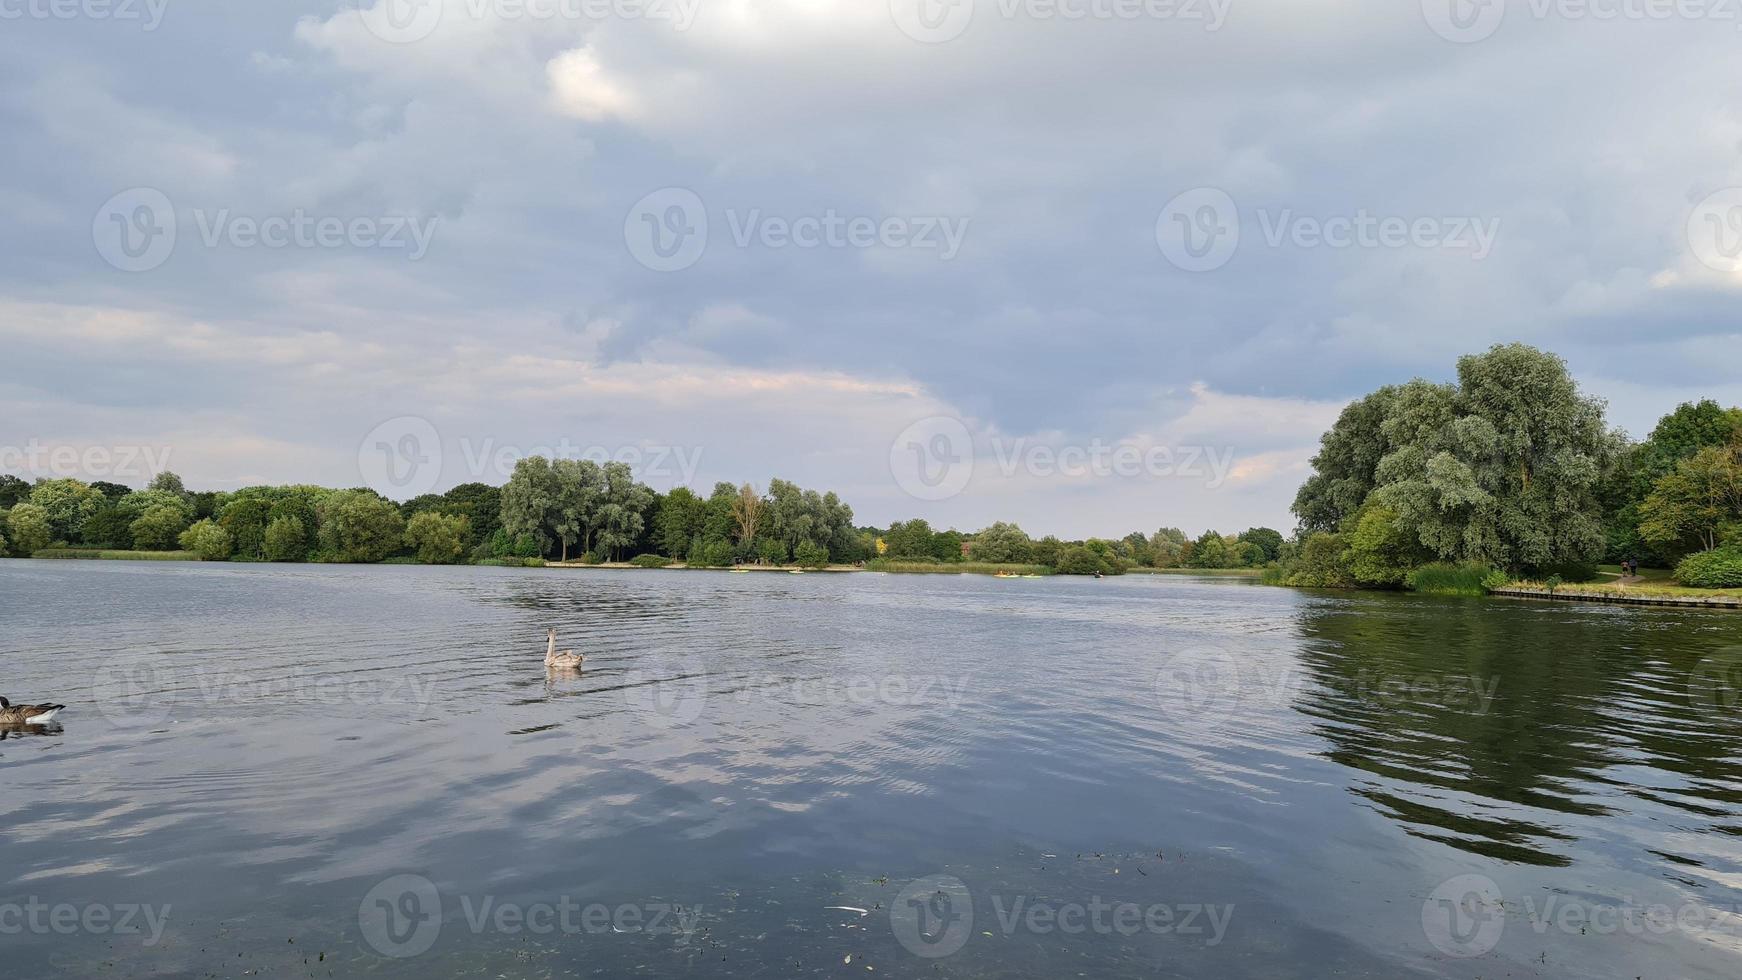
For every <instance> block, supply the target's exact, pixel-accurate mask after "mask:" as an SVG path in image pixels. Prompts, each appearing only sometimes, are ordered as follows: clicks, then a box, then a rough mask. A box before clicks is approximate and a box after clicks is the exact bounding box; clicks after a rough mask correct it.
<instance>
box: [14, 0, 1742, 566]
mask: <svg viewBox="0 0 1742 980" xmlns="http://www.w3.org/2000/svg"><path fill="white" fill-rule="evenodd" d="M1599 14H1601V15H1603V16H1599ZM1739 28H1742V4H1732V3H1725V2H1716V0H1714V2H1713V3H1711V4H1709V5H1699V6H1696V5H1693V4H1691V3H1690V4H1684V6H1682V7H1681V8H1679V9H1678V8H1677V7H1675V5H1674V4H1673V3H1666V4H1658V5H1647V4H1645V3H1644V2H1643V0H1595V2H1594V3H1593V4H1591V5H1589V6H1586V5H1579V6H1572V5H1568V6H1565V7H1562V6H1557V5H1556V3H1554V2H1552V0H1528V2H1509V3H1506V4H1504V5H1502V4H1501V3H1500V2H1499V0H1490V2H1489V3H1487V4H1482V3H1480V2H1474V0H1312V2H1307V0H893V2H891V0H356V2H346V0H273V2H270V3H252V2H251V3H242V2H235V0H230V2H220V0H0V131H3V132H4V133H5V139H3V140H0V351H3V354H0V365H3V366H0V419H3V420H4V424H3V425H0V454H4V455H3V457H0V469H5V470H8V471H10V472H25V471H34V472H35V473H36V474H38V475H47V474H49V473H50V472H51V471H58V470H61V469H64V468H65V467H66V464H67V463H68V460H69V459H71V458H72V457H70V456H68V455H66V454H67V453H68V452H74V453H78V454H79V455H78V457H77V460H78V462H77V464H76V466H77V467H81V468H84V469H87V470H91V469H95V470H98V471H99V472H93V473H87V475H90V476H95V477H102V476H105V475H108V476H110V477H111V478H117V479H119V481H120V482H127V483H134V484H138V483H142V482H143V480H144V476H143V475H139V471H140V470H141V469H142V468H143V465H144V464H142V463H138V462H136V463H135V464H134V465H133V466H132V467H131V468H128V467H127V466H125V465H124V461H125V460H127V459H130V458H131V459H135V460H143V459H147V458H150V459H161V458H162V457H163V454H164V453H167V454H168V459H169V465H170V466H171V468H173V469H175V470H177V471H178V472H181V473H182V474H183V475H184V476H185V477H186V478H187V480H188V482H189V483H190V484H192V485H198V486H201V487H210V488H230V487H236V486H242V485H246V484H249V483H257V482H281V481H284V482H288V481H297V482H321V483H328V484H333V485H356V484H358V483H360V482H365V481H367V482H370V483H372V484H374V485H377V486H378V487H380V488H381V489H384V490H386V491H388V492H389V493H391V494H393V495H395V496H401V497H403V496H407V495H409V493H410V492H413V491H416V490H421V489H424V488H426V487H435V488H438V489H439V488H443V487H446V486H451V485H453V484H455V483H460V482H464V481H467V480H472V479H484V480H488V481H491V482H500V481H501V480H502V479H503V478H504V477H505V472H504V469H503V468H504V467H506V466H510V465H511V461H512V459H513V457H514V455H515V454H517V453H522V452H531V451H536V450H541V449H542V450H547V451H558V452H568V453H571V454H580V453H583V452H592V453H595V454H597V453H600V452H605V453H611V454H615V455H618V456H620V457H622V458H630V459H634V460H635V461H637V462H638V463H639V464H640V468H641V469H642V470H643V472H644V475H645V476H646V478H647V479H648V480H649V482H651V483H653V484H654V485H656V486H658V487H660V488H662V489H663V488H666V487H669V486H671V485H673V484H674V483H679V482H689V483H692V484H695V485H697V486H700V487H703V488H706V487H708V486H711V485H712V483H713V482H714V481H716V480H721V479H726V480H733V481H741V480H752V481H754V482H756V483H758V484H759V485H765V484H766V482H767V480H768V479H769V478H770V477H772V476H781V477H785V478H788V479H792V480H796V481H798V482H799V483H801V484H804V485H806V486H814V487H818V488H824V489H835V490H838V491H839V492H841V493H842V495H843V496H844V497H846V498H847V499H848V500H849V501H850V502H851V503H852V504H853V505H854V506H855V508H856V510H857V512H858V515H859V517H860V519H861V520H862V521H864V522H867V523H879V524H881V523H884V522H887V521H890V520H894V519H901V518H906V517H910V516H924V517H927V518H929V519H931V520H932V521H933V522H934V523H938V524H944V525H956V526H959V527H961V528H963V529H965V530H967V529H973V528H977V527H980V526H982V525H984V524H985V523H987V522H989V521H991V520H994V519H1000V518H1004V519H1015V520H1017V521H1019V522H1020V523H1022V524H1023V525H1024V526H1025V527H1027V528H1028V529H1029V530H1031V531H1032V532H1035V533H1037V534H1039V533H1048V532H1051V533H1058V534H1061V535H1069V536H1079V535H1086V534H1123V533H1126V532H1128V531H1131V530H1133V529H1144V530H1153V529H1154V528H1156V527H1157V526H1160V525H1179V526H1182V527H1185V528H1186V529H1188V530H1192V531H1194V532H1195V531H1197V530H1201V529H1203V528H1206V527H1216V528H1220V529H1222V530H1227V531H1235V530H1239V529H1241V528H1243V527H1246V526H1248V525H1252V524H1271V525H1274V526H1277V527H1288V526H1290V525H1291V524H1292V522H1291V521H1290V519H1289V517H1288V514H1287V505H1288V502H1289V500H1290V499H1291V498H1292V495H1293V491H1294V487H1295V486H1296V485H1297V484H1298V482H1299V481H1300V479H1301V478H1302V476H1303V474H1304V472H1305V467H1306V460H1307V458H1308V457H1309V456H1310V455H1311V454H1312V451H1313V447H1314V445H1315V443H1316V441H1317V437H1318V435H1319V433H1320V432H1321V431H1322V430H1323V429H1324V428H1325V427H1326V426H1327V425H1328V424H1329V422H1330V421H1331V420H1332V419H1334V418H1335V416H1336V413H1337V411H1338V410H1339V409H1340V407H1341V406H1342V405H1343V404H1344V403H1346V402H1347V401H1348V400H1349V399H1351V398H1353V397H1357V396H1359V395H1360V394H1362V393H1363V392H1365V391H1367V390H1369V389H1371V388H1373V387H1375V386H1377V385H1379V384H1383V383H1386V382H1391V381H1400V380H1405V379H1408V378H1410V377H1412V376H1417V375H1419V376H1424V377H1428V378H1434V379H1443V378H1446V377H1449V376H1450V375H1451V373H1452V370H1453V363H1454V360H1455V358H1456V357H1457V355H1459V354H1461V353H1466V352H1471V351H1477V350H1481V349H1483V348H1485V347H1486V346H1488V345H1490V344H1492V343H1496V342H1505V341H1511V340H1523V341H1526V342H1529V343H1533V344H1537V345H1539V346H1542V347H1545V348H1548V349H1551V350H1554V351H1556V352H1558V353H1560V354H1561V355H1563V356H1564V357H1565V358H1566V359H1567V361H1568V362H1569V364H1570V365H1571V367H1572V369H1573V371H1574V372H1575V373H1576V375H1577V376H1578V377H1579V379H1580V381H1581V383H1582V384H1583V385H1584V386H1585V387H1586V389H1587V390H1589V391H1591V392H1593V393H1596V394H1599V395H1601V396H1603V397H1605V398H1607V399H1608V400H1609V402H1610V408H1611V420H1612V421H1613V422H1614V423H1615V424H1617V425H1619V426H1622V427H1624V428H1626V429H1628V430H1629V431H1631V432H1633V433H1634V434H1636V435H1639V434H1643V433H1644V432H1645V431H1647V430H1649V428H1650V426H1651V424H1652V423H1653V421H1654V420H1655V419H1656V417H1657V416H1658V415H1660V414H1662V413H1663V412H1664V411H1667V410H1668V409H1669V408H1671V407H1673V406H1674V404H1675V403H1676V402H1678V401H1680V400H1685V399H1688V398H1692V397H1697V396H1701V395H1712V396H1716V397H1720V398H1724V399H1727V400H1728V401H1730V402H1732V403H1734V402H1742V373H1739V372H1738V368H1739V367H1742V343H1739V341H1742V327H1739V326H1738V324H1739V323H1742V318H1739V317H1738V315H1737V314H1738V309H1739V306H1738V300H1739V298H1742V295H1739V292H1738V287H1739V286H1742V277H1739V276H1738V275H1737V273H1736V269H1737V263H1736V255H1737V254H1738V253H1739V252H1742V191H1737V190H1734V188H1736V187H1737V186H1738V185H1742V110H1739V108H1738V102H1737V93H1738V92H1742V57H1738V51H1739V50H1742V48H1739V46H1742V31H1739ZM90 450H96V451H97V452H96V454H95V455H92V454H91V453H90V452H89V451H90ZM56 451H59V452H60V453H61V454H62V455H61V456H60V457H59V458H58V461H57V459H56V457H55V452H56ZM145 454H150V455H149V456H147V455H145ZM105 469H107V470H108V471H109V472H107V473H106V472H102V471H103V470H105Z"/></svg>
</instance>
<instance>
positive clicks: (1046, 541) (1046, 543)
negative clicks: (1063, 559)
mask: <svg viewBox="0 0 1742 980" xmlns="http://www.w3.org/2000/svg"><path fill="white" fill-rule="evenodd" d="M1064 547H1065V546H1064V542H1062V541H1060V540H1059V539H1058V538H1055V537H1053V536H1052V535H1050V534H1049V535H1047V536H1046V537H1044V538H1041V539H1040V540H1039V541H1036V542H1035V543H1034V563H1035V564H1036V565H1046V566H1048V567H1049V568H1053V569H1056V568H1057V567H1058V563H1059V556H1060V555H1061V554H1063V553H1064Z"/></svg>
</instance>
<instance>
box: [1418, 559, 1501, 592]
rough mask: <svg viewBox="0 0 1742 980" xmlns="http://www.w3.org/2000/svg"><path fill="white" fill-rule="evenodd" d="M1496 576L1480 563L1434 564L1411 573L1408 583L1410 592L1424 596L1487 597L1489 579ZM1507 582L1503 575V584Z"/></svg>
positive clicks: (1492, 570)
mask: <svg viewBox="0 0 1742 980" xmlns="http://www.w3.org/2000/svg"><path fill="white" fill-rule="evenodd" d="M1495 574H1500V573H1496V572H1495V571H1494V569H1492V568H1489V567H1488V566H1487V565H1484V564H1482V563H1480V562H1465V563H1463V564H1461V565H1454V564H1452V563H1450V562H1434V563H1433V564H1431V565H1423V566H1421V567H1420V568H1417V569H1415V570H1414V571H1412V572H1410V573H1409V577H1408V582H1409V588H1410V591H1412V592H1420V593H1421V594H1422V595H1487V594H1488V584H1487V583H1488V579H1489V577H1490V576H1492V575H1495ZM1505 581H1506V577H1505V575H1504V574H1501V584H1505Z"/></svg>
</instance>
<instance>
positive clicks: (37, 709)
mask: <svg viewBox="0 0 1742 980" xmlns="http://www.w3.org/2000/svg"><path fill="white" fill-rule="evenodd" d="M65 708H66V705H64V704H20V705H17V706H14V705H13V704H12V702H11V701H8V700H6V699H5V698H0V725H46V724H49V723H50V722H52V721H54V719H55V717H56V716H58V715H59V714H60V713H61V711H62V710H64V709H65Z"/></svg>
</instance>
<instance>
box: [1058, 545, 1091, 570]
mask: <svg viewBox="0 0 1742 980" xmlns="http://www.w3.org/2000/svg"><path fill="white" fill-rule="evenodd" d="M1100 570H1101V556H1100V555H1097V554H1095V553H1094V552H1093V551H1090V550H1089V549H1087V548H1085V547H1083V546H1082V545H1071V546H1070V547H1067V548H1066V549H1065V550H1063V551H1061V552H1059V560H1058V564H1057V565H1054V566H1053V571H1055V572H1057V573H1059V574H1060V575H1093V574H1095V573H1096V572H1098V571H1100Z"/></svg>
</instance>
